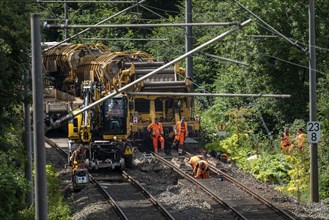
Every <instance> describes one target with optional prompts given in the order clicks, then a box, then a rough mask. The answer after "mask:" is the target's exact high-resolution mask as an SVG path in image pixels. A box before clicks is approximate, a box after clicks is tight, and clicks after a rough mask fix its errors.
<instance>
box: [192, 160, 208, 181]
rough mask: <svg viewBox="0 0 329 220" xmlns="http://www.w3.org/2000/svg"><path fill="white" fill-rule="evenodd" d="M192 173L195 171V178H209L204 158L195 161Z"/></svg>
mask: <svg viewBox="0 0 329 220" xmlns="http://www.w3.org/2000/svg"><path fill="white" fill-rule="evenodd" d="M193 173H195V176H194V177H195V178H196V179H208V178H209V164H208V162H207V161H205V160H199V161H197V164H196V166H195V167H194V170H193Z"/></svg>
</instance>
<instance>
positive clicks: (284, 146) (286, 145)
mask: <svg viewBox="0 0 329 220" xmlns="http://www.w3.org/2000/svg"><path fill="white" fill-rule="evenodd" d="M292 149H293V146H292V145H291V142H290V137H289V129H288V128H285V129H284V132H283V133H282V134H281V152H282V153H287V152H290V151H291V150H292Z"/></svg>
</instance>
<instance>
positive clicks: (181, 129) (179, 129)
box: [175, 121, 188, 136]
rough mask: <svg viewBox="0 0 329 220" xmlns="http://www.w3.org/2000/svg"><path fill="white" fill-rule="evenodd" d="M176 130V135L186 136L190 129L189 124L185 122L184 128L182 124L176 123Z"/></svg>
mask: <svg viewBox="0 0 329 220" xmlns="http://www.w3.org/2000/svg"><path fill="white" fill-rule="evenodd" d="M175 130H176V133H177V134H181V133H184V134H185V136H186V134H187V133H188V127H187V123H186V122H184V126H182V122H180V121H179V122H177V123H176V126H175Z"/></svg>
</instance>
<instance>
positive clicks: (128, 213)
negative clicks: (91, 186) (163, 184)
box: [45, 137, 175, 219]
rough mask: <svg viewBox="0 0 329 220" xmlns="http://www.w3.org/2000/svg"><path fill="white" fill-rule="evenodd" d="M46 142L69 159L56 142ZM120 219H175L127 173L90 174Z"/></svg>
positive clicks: (46, 140)
mask: <svg viewBox="0 0 329 220" xmlns="http://www.w3.org/2000/svg"><path fill="white" fill-rule="evenodd" d="M45 142H46V143H47V144H48V145H50V146H51V147H52V148H54V149H56V151H58V152H59V153H60V154H61V155H63V156H65V157H66V158H67V153H66V152H65V151H64V150H63V149H62V148H61V147H59V146H58V145H57V144H56V143H55V142H54V141H52V140H51V139H49V138H47V137H45ZM89 178H90V179H91V180H92V182H93V183H95V184H96V186H97V187H98V188H99V189H100V190H101V192H102V193H103V194H104V195H105V196H106V198H107V200H108V202H109V203H110V204H111V206H112V207H113V209H114V210H115V212H116V213H117V215H118V216H119V218H120V219H175V218H174V217H173V216H172V215H171V214H170V213H169V212H168V211H167V210H166V209H165V208H164V207H163V206H162V205H161V204H160V203H159V202H158V201H157V200H156V199H155V198H154V197H153V196H152V195H151V194H150V193H149V192H148V191H147V190H146V189H145V188H144V187H143V186H142V184H140V183H139V182H138V181H137V180H135V179H134V178H133V177H131V176H130V175H129V174H128V173H126V172H125V171H118V172H111V174H108V173H95V174H89Z"/></svg>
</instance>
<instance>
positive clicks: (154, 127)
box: [147, 122, 163, 137]
mask: <svg viewBox="0 0 329 220" xmlns="http://www.w3.org/2000/svg"><path fill="white" fill-rule="evenodd" d="M147 130H148V131H152V134H153V135H155V136H156V137H157V136H159V135H160V134H161V135H163V128H162V124H161V123H159V122H158V123H157V124H156V123H152V124H150V125H149V126H148V127H147Z"/></svg>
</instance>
